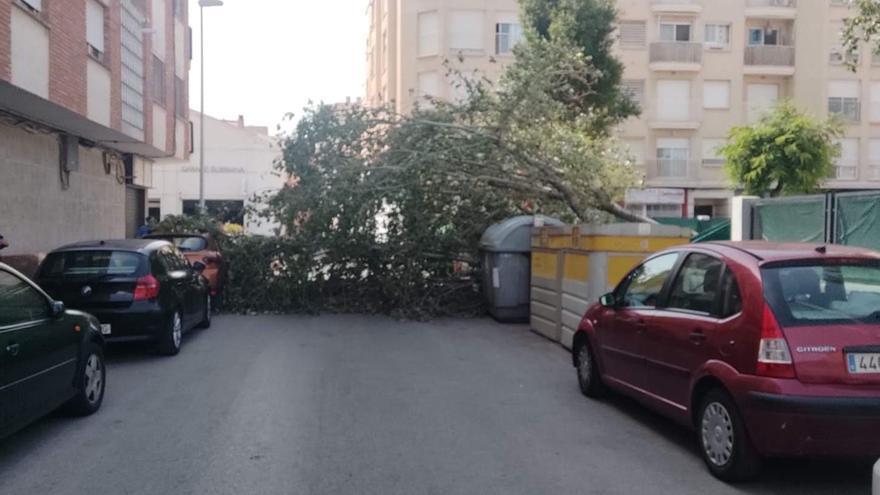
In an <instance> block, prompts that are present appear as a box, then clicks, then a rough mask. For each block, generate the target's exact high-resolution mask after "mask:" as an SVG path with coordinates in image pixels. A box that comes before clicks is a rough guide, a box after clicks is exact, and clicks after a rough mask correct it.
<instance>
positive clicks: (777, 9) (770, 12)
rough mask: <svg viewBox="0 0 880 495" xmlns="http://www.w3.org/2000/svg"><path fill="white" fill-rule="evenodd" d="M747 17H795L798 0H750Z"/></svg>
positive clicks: (747, 5) (747, 6)
mask: <svg viewBox="0 0 880 495" xmlns="http://www.w3.org/2000/svg"><path fill="white" fill-rule="evenodd" d="M746 18H747V19H795V18H797V0H748V1H747V2H746Z"/></svg>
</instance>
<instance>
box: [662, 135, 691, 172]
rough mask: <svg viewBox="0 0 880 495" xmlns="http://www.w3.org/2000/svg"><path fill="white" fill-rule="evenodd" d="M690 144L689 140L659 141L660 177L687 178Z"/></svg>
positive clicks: (667, 139) (668, 139)
mask: <svg viewBox="0 0 880 495" xmlns="http://www.w3.org/2000/svg"><path fill="white" fill-rule="evenodd" d="M689 158H690V143H688V140H687V139H681V138H661V139H658V140H657V175H658V176H660V177H686V176H687V173H688V160H689Z"/></svg>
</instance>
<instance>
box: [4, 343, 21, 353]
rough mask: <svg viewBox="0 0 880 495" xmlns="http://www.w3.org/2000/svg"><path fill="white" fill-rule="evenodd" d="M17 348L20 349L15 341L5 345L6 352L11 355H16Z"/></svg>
mask: <svg viewBox="0 0 880 495" xmlns="http://www.w3.org/2000/svg"><path fill="white" fill-rule="evenodd" d="M19 350H21V347H19V345H18V344H16V343H15V342H13V343H11V344H9V345H7V346H6V352H7V353H9V354H11V355H13V356H18V351H19Z"/></svg>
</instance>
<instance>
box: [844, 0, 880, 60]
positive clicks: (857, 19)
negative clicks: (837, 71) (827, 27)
mask: <svg viewBox="0 0 880 495" xmlns="http://www.w3.org/2000/svg"><path fill="white" fill-rule="evenodd" d="M852 8H854V9H855V10H856V12H857V14H856V15H855V16H853V17H850V18H848V19H846V20H845V21H844V25H843V33H842V38H843V48H844V50H845V51H846V53H847V57H846V60H847V62H846V63H847V66H849V68H850V70H852V71H855V70H856V68H857V67H856V66H857V63H856V60H858V57H856V56H855V54H856V53H859V52H860V51H861V50H860V47H861V45H862V43H868V44H872V45H873V47H872V50H871V52H872V53H875V54H880V43H878V40H877V38H878V35H880V1H878V0H853V2H852Z"/></svg>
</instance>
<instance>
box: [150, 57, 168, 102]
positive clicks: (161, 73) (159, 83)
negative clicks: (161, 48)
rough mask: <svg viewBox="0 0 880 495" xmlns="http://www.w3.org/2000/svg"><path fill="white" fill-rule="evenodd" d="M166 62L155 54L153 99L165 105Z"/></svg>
mask: <svg viewBox="0 0 880 495" xmlns="http://www.w3.org/2000/svg"><path fill="white" fill-rule="evenodd" d="M166 94H167V93H166V91H165V62H162V61H161V60H160V59H159V57H157V56H155V55H153V101H155V102H156V103H158V104H160V105H162V106H165V96H166Z"/></svg>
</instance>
